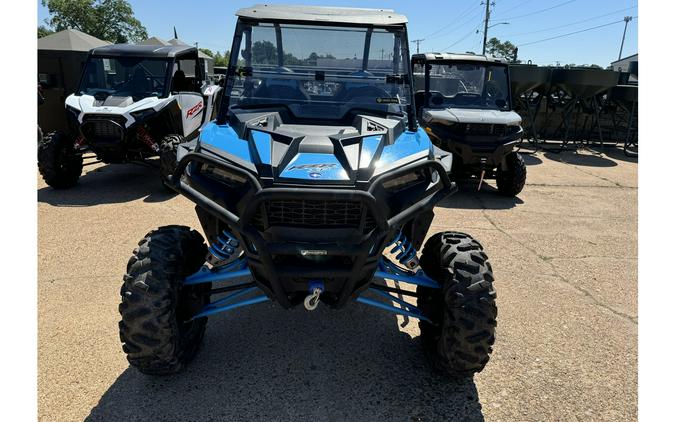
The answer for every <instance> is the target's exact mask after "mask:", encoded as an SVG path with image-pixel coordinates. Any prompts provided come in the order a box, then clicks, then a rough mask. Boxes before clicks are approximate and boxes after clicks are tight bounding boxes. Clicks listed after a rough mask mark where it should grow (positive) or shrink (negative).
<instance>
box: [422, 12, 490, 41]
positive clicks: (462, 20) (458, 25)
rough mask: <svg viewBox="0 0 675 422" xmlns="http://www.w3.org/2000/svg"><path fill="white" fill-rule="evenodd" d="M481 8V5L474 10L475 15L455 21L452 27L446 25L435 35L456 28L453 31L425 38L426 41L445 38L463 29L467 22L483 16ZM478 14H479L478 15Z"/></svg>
mask: <svg viewBox="0 0 675 422" xmlns="http://www.w3.org/2000/svg"><path fill="white" fill-rule="evenodd" d="M480 6H481V5H478V7H477V8H474V9H473V13H470V14H469V15H466V16H464V18H463V19H461V20H460V21H457V20H455V21H453V22H452V23H451V24H450V25H446V26H445V27H444V28H441V29H440V30H439V31H436V32H435V34H438V32H440V31H442V30H444V29H446V28H450V27H453V26H454V28H452V29H451V30H449V31H446V32H443V33H442V34H438V35H433V36H427V37H425V38H426V39H435V38H440V37H444V36H446V35H447V34H450V33H452V32H455V31H456V30H458V29H460V28H461V27H462V25H463V24H465V23H466V22H469V21H470V20H471V19H473V18H475V17H476V16H478V15H481V9H482V7H480ZM476 12H478V13H476Z"/></svg>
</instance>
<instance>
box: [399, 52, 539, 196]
mask: <svg viewBox="0 0 675 422" xmlns="http://www.w3.org/2000/svg"><path fill="white" fill-rule="evenodd" d="M412 68H413V79H414V85H415V105H416V106H417V108H418V110H417V116H418V118H419V122H420V124H421V125H422V127H423V128H424V130H425V131H426V132H427V134H429V137H430V138H431V141H432V142H433V143H434V145H436V146H438V147H440V148H441V149H443V150H446V151H449V152H451V153H452V154H453V165H452V172H453V176H454V177H456V178H458V177H461V176H475V177H478V178H479V179H480V181H479V184H478V186H479V189H480V186H481V184H482V182H483V179H486V178H495V179H496V181H497V189H498V190H499V193H501V194H503V195H506V196H515V195H517V194H519V193H520V192H521V191H522V190H523V187H524V186H525V178H526V176H527V170H526V168H525V161H524V160H523V158H522V157H521V156H520V154H518V153H517V152H515V151H514V147H515V146H516V144H517V143H518V142H519V141H520V139H521V137H522V136H523V129H522V127H521V126H520V124H521V121H522V119H521V117H520V115H518V113H516V112H515V111H513V108H512V106H511V91H510V87H511V84H510V81H509V65H508V63H506V61H505V60H501V59H498V58H494V57H489V56H479V55H475V54H449V53H425V54H415V55H413V57H412Z"/></svg>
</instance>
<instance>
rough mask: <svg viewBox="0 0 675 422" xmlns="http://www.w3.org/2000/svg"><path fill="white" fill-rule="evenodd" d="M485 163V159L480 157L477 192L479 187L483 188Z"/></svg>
mask: <svg viewBox="0 0 675 422" xmlns="http://www.w3.org/2000/svg"><path fill="white" fill-rule="evenodd" d="M486 162H487V159H486V158H485V157H482V158H481V159H480V180H479V181H478V190H480V188H481V186H483V179H484V178H485V164H486Z"/></svg>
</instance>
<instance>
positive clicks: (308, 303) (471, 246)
mask: <svg viewBox="0 0 675 422" xmlns="http://www.w3.org/2000/svg"><path fill="white" fill-rule="evenodd" d="M237 15H238V17H239V19H238V22H237V26H236V31H235V34H234V42H233V46H232V50H231V51H232V54H231V59H230V65H229V69H228V72H227V78H226V82H225V88H224V94H223V97H222V102H221V104H220V107H219V114H218V117H217V119H215V120H214V121H212V122H210V123H208V124H207V125H206V126H205V127H204V128H203V130H202V131H201V133H200V135H199V137H198V138H197V139H195V140H193V141H191V142H187V143H185V144H181V145H180V146H179V148H178V153H177V158H178V164H177V168H176V170H175V172H174V173H173V175H172V176H171V177H170V178H169V182H168V183H169V185H170V186H172V187H173V188H174V189H175V190H176V191H178V192H180V193H181V194H183V195H184V196H186V197H187V198H189V199H190V200H191V201H193V202H194V203H195V204H196V211H197V215H198V217H199V220H200V222H201V224H202V229H203V232H204V233H205V235H206V238H207V240H206V243H205V241H204V239H203V237H202V235H201V234H199V233H198V232H197V231H195V230H191V229H190V228H188V227H184V226H167V227H160V228H159V229H157V230H154V231H152V232H150V233H148V234H147V235H146V236H145V237H144V238H143V239H142V240H141V241H140V243H139V246H138V248H136V249H135V250H134V252H133V255H132V257H131V259H130V260H129V263H128V267H127V273H126V275H125V276H124V284H123V286H122V290H121V296H122V303H121V305H120V308H119V309H120V313H121V315H122V321H121V322H120V336H121V339H122V343H123V349H124V351H125V352H126V354H127V358H128V360H129V362H130V363H131V365H132V366H134V367H136V368H138V369H139V370H140V371H142V372H144V373H148V374H169V373H175V372H177V371H179V370H180V369H181V368H183V367H184V365H185V364H186V363H187V362H189V361H190V360H191V359H192V358H193V357H194V355H195V353H196V351H197V349H198V348H199V345H200V343H201V341H202V337H203V335H204V332H205V327H206V322H207V317H208V316H211V315H213V314H216V313H219V312H225V311H229V310H232V309H234V308H238V307H242V306H249V305H254V304H257V303H260V302H264V301H268V300H272V301H275V302H277V303H278V304H279V305H280V306H281V307H283V308H293V307H295V306H297V305H302V306H304V308H305V309H307V310H309V311H311V310H314V309H316V307H317V306H318V305H319V304H320V303H323V304H324V305H325V306H329V307H332V308H335V309H340V308H343V307H345V306H356V305H355V304H354V302H359V303H361V304H363V305H370V306H373V307H376V308H379V309H381V310H386V311H390V312H393V313H397V314H402V315H407V316H409V317H413V318H417V319H419V321H420V331H421V337H422V340H423V341H422V343H423V345H424V348H425V349H426V352H427V354H428V356H429V358H430V360H431V362H432V364H433V365H434V367H436V368H438V369H440V370H443V371H445V372H446V373H447V374H449V375H451V376H471V375H472V374H473V373H475V372H478V371H480V370H482V369H483V367H484V366H485V364H486V363H487V361H488V359H489V355H490V353H491V351H492V345H493V343H494V338H495V337H494V334H495V326H496V315H497V308H496V305H495V292H494V288H493V275H492V268H491V266H490V264H489V262H488V257H487V256H486V254H485V252H484V250H483V247H482V246H481V244H480V243H478V242H477V241H476V240H474V239H472V238H471V237H470V236H469V235H467V234H463V233H458V232H450V231H447V232H441V233H437V234H434V235H433V236H431V237H430V238H429V239H428V240H427V241H426V243H424V239H425V238H426V236H427V231H428V229H429V227H430V225H431V221H432V219H433V216H434V214H433V208H434V205H435V204H437V203H438V202H439V201H441V200H442V199H444V198H446V197H447V196H448V195H450V194H452V193H453V192H455V190H456V187H455V185H454V183H452V182H451V181H450V180H449V179H448V176H447V173H448V171H449V170H450V166H451V163H452V156H451V155H450V154H448V153H446V152H443V151H441V150H438V149H436V148H434V146H433V145H432V143H431V142H430V140H429V137H428V136H427V134H426V133H425V132H424V130H422V129H421V128H419V127H418V125H417V123H416V117H415V106H414V98H413V91H412V87H411V72H410V65H411V64H410V56H409V52H408V39H407V32H406V22H407V19H406V18H405V16H402V15H399V14H396V13H394V12H393V11H392V10H370V9H347V8H326V7H305V6H303V7H298V6H268V5H259V6H254V7H251V8H246V9H242V10H239V11H238V12H237ZM423 243H424V247H423V248H422V253H421V257H420V258H419V259H418V252H417V250H418V249H419V248H421V247H422V245H423ZM386 280H389V281H391V282H395V283H391V284H388V283H387V281H386ZM396 282H400V283H405V284H404V286H405V285H406V284H409V285H414V286H416V289H414V290H413V289H405V288H403V287H402V288H399V287H394V286H398V283H396ZM404 296H405V297H409V298H411V299H410V301H407V300H403V299H401V298H402V297H404ZM415 302H416V303H415Z"/></svg>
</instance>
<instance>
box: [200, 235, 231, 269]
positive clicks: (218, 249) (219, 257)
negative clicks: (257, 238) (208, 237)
mask: <svg viewBox="0 0 675 422" xmlns="http://www.w3.org/2000/svg"><path fill="white" fill-rule="evenodd" d="M238 249H239V240H237V238H236V237H234V235H233V234H231V233H229V232H228V231H226V230H223V231H222V233H220V234H219V235H218V236H216V239H215V240H214V241H213V242H211V246H209V255H208V257H207V258H206V260H207V262H208V263H209V264H211V265H213V266H218V265H223V264H226V263H227V262H228V261H230V258H232V257H233V256H234V255H235V253H236V252H237V250H238Z"/></svg>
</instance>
